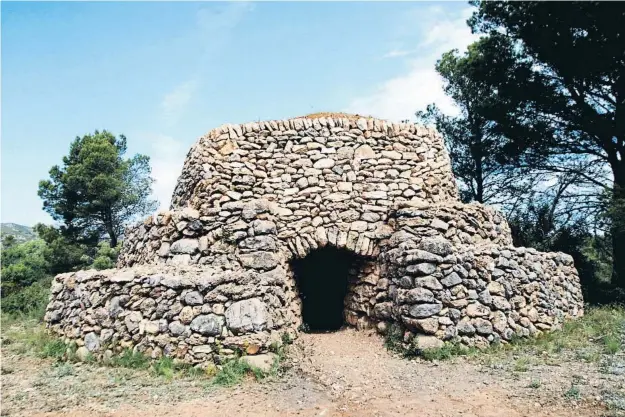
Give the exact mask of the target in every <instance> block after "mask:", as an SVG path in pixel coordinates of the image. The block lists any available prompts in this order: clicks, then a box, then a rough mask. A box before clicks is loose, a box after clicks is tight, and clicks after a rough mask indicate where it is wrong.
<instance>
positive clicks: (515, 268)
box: [46, 113, 583, 363]
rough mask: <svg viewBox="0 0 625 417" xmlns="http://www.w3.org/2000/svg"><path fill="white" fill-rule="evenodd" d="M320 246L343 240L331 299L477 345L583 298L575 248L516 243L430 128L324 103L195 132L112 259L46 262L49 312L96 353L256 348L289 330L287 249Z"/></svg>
mask: <svg viewBox="0 0 625 417" xmlns="http://www.w3.org/2000/svg"><path fill="white" fill-rule="evenodd" d="M320 248H339V249H341V250H343V251H346V253H349V254H351V255H350V256H352V257H351V258H349V259H350V261H349V262H351V263H352V267H351V268H349V270H348V271H346V272H345V274H346V275H348V277H347V278H346V279H347V281H346V283H347V284H346V285H347V290H346V294H345V297H344V307H343V310H342V311H341V314H342V315H343V318H344V321H345V322H346V323H347V324H349V325H353V326H356V327H358V328H362V327H370V326H375V327H377V328H378V329H379V330H380V331H385V329H386V328H387V326H388V325H390V324H397V325H400V326H402V327H403V328H404V329H405V330H406V331H408V332H411V333H412V334H413V335H416V336H417V338H418V340H420V341H423V342H424V343H425V342H426V341H427V342H428V343H429V344H430V345H431V344H432V343H434V344H436V343H442V342H441V341H442V340H455V341H458V342H461V343H463V344H466V345H478V346H484V345H487V344H488V343H493V342H498V341H503V342H505V341H507V340H510V338H511V337H512V336H513V335H520V336H529V335H536V334H539V333H540V332H542V331H546V330H549V329H551V328H553V327H554V326H559V325H560V324H561V323H562V321H563V320H564V319H565V318H572V317H577V316H579V315H581V314H583V299H582V297H581V289H580V285H579V278H578V276H577V272H576V270H575V268H574V266H573V261H572V258H571V257H570V256H568V255H565V254H562V253H541V252H537V251H536V250H533V249H527V248H516V247H513V246H512V239H511V236H510V230H509V227H508V225H507V223H506V221H505V219H504V218H503V216H501V214H499V213H498V212H497V211H495V210H493V209H491V208H488V207H484V206H482V205H479V204H462V203H461V202H460V200H459V198H458V190H457V188H456V185H455V181H454V178H453V175H452V172H451V167H450V161H449V156H448V154H447V151H446V149H445V147H444V144H443V141H442V139H441V137H440V135H439V134H438V133H437V132H435V131H434V130H431V129H428V128H425V127H422V126H418V125H414V124H403V123H390V122H387V121H383V120H379V119H375V118H371V117H360V116H353V115H343V114H327V113H320V114H315V115H310V116H307V117H302V118H294V119H288V120H274V121H259V122H251V123H245V124H237V125H224V126H221V127H218V128H216V129H213V130H211V131H210V132H209V133H208V134H206V135H205V136H203V137H201V138H200V139H199V140H198V141H197V142H196V143H195V145H194V146H193V147H192V148H191V150H190V151H189V153H188V155H187V157H186V160H185V162H184V166H183V169H182V173H181V175H180V178H179V180H178V183H177V185H176V188H175V190H174V193H173V196H172V204H171V208H170V210H169V211H166V212H162V213H159V214H158V215H157V216H155V217H149V218H148V219H146V220H145V221H144V222H141V223H139V224H137V225H135V226H133V227H131V228H129V229H128V230H127V231H126V235H125V239H124V245H123V249H122V253H121V254H120V256H119V260H118V267H119V269H116V270H108V271H101V272H96V271H90V272H87V271H80V272H77V273H71V274H62V275H59V276H57V277H56V278H55V281H54V283H53V288H52V293H53V296H52V301H51V302H50V304H49V306H48V313H47V314H46V321H47V323H48V326H49V327H50V328H51V329H52V330H53V331H54V332H56V333H58V334H61V335H63V336H65V337H68V338H70V339H75V340H78V341H81V343H85V344H86V345H87V341H88V342H89V343H88V346H86V348H87V349H89V350H91V351H93V352H97V353H98V354H104V353H103V352H106V350H107V349H109V350H110V349H113V346H138V347H140V348H141V349H143V350H145V351H146V352H149V353H150V354H152V355H153V356H155V357H156V356H159V355H163V354H165V355H169V356H175V357H178V358H180V359H183V360H186V361H188V362H193V363H198V362H206V361H212V360H213V359H214V355H216V353H215V352H216V348H215V347H216V344H219V345H221V346H231V347H242V346H243V347H245V346H250V344H251V345H254V346H257V347H258V349H255V350H260V351H261V352H262V351H265V350H266V349H267V348H268V346H269V344H270V343H272V342H275V341H276V340H279V339H280V335H281V334H282V333H284V332H287V333H290V334H292V335H296V334H297V329H298V328H299V326H300V324H301V323H302V303H303V302H304V303H305V302H306V301H305V300H303V299H302V297H300V291H301V287H300V286H298V283H297V277H296V276H295V272H294V268H293V262H295V260H297V259H305V258H307V255H308V254H310V253H311V252H313V251H315V253H318V252H317V251H318V250H320ZM418 343H420V342H418Z"/></svg>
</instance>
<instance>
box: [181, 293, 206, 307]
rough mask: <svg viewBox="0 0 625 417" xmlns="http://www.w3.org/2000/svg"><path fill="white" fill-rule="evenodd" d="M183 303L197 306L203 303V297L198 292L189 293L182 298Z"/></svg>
mask: <svg viewBox="0 0 625 417" xmlns="http://www.w3.org/2000/svg"><path fill="white" fill-rule="evenodd" d="M184 302H185V304H187V305H190V306H198V305H201V304H202V303H203V302H204V297H203V296H202V294H200V293H199V292H198V291H190V292H188V293H187V294H186V295H185V296H184Z"/></svg>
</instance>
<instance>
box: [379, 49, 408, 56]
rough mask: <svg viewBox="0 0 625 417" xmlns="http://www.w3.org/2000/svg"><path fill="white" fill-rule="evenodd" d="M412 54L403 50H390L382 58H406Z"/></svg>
mask: <svg viewBox="0 0 625 417" xmlns="http://www.w3.org/2000/svg"><path fill="white" fill-rule="evenodd" d="M412 53H414V51H408V50H405V49H391V50H390V51H389V52H387V53H386V54H384V56H383V58H397V57H401V56H407V55H410V54H412Z"/></svg>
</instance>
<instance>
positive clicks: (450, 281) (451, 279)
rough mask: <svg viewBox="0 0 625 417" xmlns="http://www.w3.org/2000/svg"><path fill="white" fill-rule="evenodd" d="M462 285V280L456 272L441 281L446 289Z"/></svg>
mask: <svg viewBox="0 0 625 417" xmlns="http://www.w3.org/2000/svg"><path fill="white" fill-rule="evenodd" d="M460 283H462V279H461V278H460V277H459V276H458V274H456V273H455V272H452V273H451V274H449V275H447V276H446V277H445V278H443V279H441V284H443V285H444V286H445V287H453V286H454V285H458V284H460Z"/></svg>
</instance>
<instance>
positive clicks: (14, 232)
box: [0, 223, 37, 243]
mask: <svg viewBox="0 0 625 417" xmlns="http://www.w3.org/2000/svg"><path fill="white" fill-rule="evenodd" d="M9 236H12V237H9ZM0 237H1V238H2V240H3V241H4V240H5V239H9V240H10V241H11V243H24V242H28V241H29V240H33V239H37V233H35V231H34V230H33V229H32V228H30V227H28V226H24V225H21V224H16V223H0Z"/></svg>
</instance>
